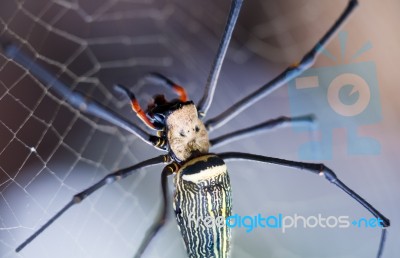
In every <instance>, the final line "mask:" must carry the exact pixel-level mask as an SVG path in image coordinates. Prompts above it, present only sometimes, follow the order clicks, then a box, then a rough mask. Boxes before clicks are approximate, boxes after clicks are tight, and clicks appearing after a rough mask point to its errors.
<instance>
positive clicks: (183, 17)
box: [0, 0, 378, 257]
mask: <svg viewBox="0 0 400 258" xmlns="http://www.w3.org/2000/svg"><path fill="white" fill-rule="evenodd" d="M305 2H306V1H288V3H283V4H277V3H273V2H269V1H268V3H266V1H264V3H261V1H260V2H258V1H247V2H246V3H245V7H244V8H243V10H242V16H243V18H241V20H240V21H239V24H238V26H237V28H236V32H235V33H236V34H235V39H234V41H233V43H232V45H231V47H232V48H231V50H230V52H229V56H228V58H227V62H226V64H225V66H224V68H223V73H224V71H228V70H229V73H228V74H227V73H225V74H223V75H222V78H221V81H220V84H219V86H218V89H217V91H216V97H217V98H219V97H221V96H223V99H218V100H217V101H216V102H215V103H213V105H212V108H211V111H210V117H211V116H213V115H216V114H218V110H223V109H224V108H226V107H227V106H229V104H230V103H232V99H238V95H240V96H242V95H243V94H244V93H246V92H250V91H251V90H253V89H255V88H254V87H255V86H257V85H260V84H261V83H263V82H264V81H265V80H266V79H267V78H270V76H269V75H268V76H267V77H266V76H265V74H266V71H267V69H269V70H268V73H271V74H275V72H276V71H278V70H277V68H276V67H278V68H279V69H280V68H281V67H284V65H285V64H287V63H288V62H291V61H293V60H295V59H296V58H299V57H300V56H301V54H302V53H303V52H304V51H305V50H304V49H306V48H304V47H303V46H302V45H303V44H304V45H305V46H307V47H309V46H310V44H309V42H308V41H306V40H304V42H303V41H298V40H297V38H302V39H303V38H307V36H306V34H305V35H303V36H302V37H296V35H295V36H293V37H292V36H290V35H292V34H291V33H288V32H290V31H296V30H297V29H298V26H300V25H298V24H297V23H296V22H295V21H293V20H296V18H298V19H300V17H307V19H304V23H303V24H302V25H305V24H309V23H311V22H314V21H315V20H316V19H317V18H318V17H316V16H315V15H311V14H314V13H316V12H321V11H326V10H328V9H329V8H330V7H332V4H331V5H330V6H329V4H327V3H324V5H326V6H325V7H321V6H322V4H321V3H319V1H314V2H313V4H312V5H311V4H305ZM266 6H268V8H266ZM311 6H312V8H311ZM228 8H229V1H222V0H221V1H201V4H199V2H198V1H197V2H196V1H172V0H171V1H168V0H165V1H162V0H157V1H152V0H104V1H62V0H53V1H44V0H38V1H11V0H5V1H3V2H2V7H1V10H0V31H1V32H2V34H1V35H2V37H5V38H7V39H11V40H12V42H13V43H14V44H16V45H18V46H20V47H21V48H22V49H23V50H24V51H25V52H26V53H28V55H29V56H31V57H32V58H34V59H35V61H36V62H38V63H39V64H41V65H43V66H45V67H46V68H47V69H49V70H50V71H51V72H52V73H54V74H56V75H57V77H58V78H59V79H60V80H61V81H62V82H64V83H65V84H66V85H68V86H69V87H71V88H72V89H74V90H77V91H80V92H83V93H84V94H85V95H87V96H90V97H91V98H93V99H96V100H97V101H99V102H101V103H102V104H103V105H105V106H107V107H110V108H111V109H113V110H115V111H117V112H118V113H120V114H123V115H124V116H125V117H127V118H129V119H132V120H133V121H135V122H138V119H137V118H136V117H134V116H133V114H132V112H131V111H130V109H129V105H128V103H127V102H125V101H121V100H120V99H118V98H116V96H115V95H114V94H113V92H112V90H111V88H112V85H113V84H114V83H121V84H123V85H126V86H128V87H130V88H131V89H133V91H134V92H135V93H136V94H137V96H138V97H139V99H140V101H141V103H142V105H144V106H145V105H146V103H147V102H148V101H149V100H150V98H151V96H153V95H154V94H155V93H159V92H164V91H165V90H164V89H162V88H160V87H157V86H152V85H148V84H146V83H144V82H143V81H141V80H139V79H140V78H141V77H142V76H143V75H145V74H146V73H148V72H153V71H157V72H160V73H163V74H165V75H167V76H170V77H172V78H173V79H174V80H176V81H178V82H179V83H180V84H182V85H184V86H185V87H186V89H187V91H188V94H189V96H190V97H191V98H192V99H193V100H194V101H198V100H199V99H200V96H201V94H202V87H203V85H204V82H205V79H206V78H207V74H208V69H209V66H210V63H211V61H212V59H213V55H214V53H215V49H216V46H217V45H218V35H219V34H220V33H221V31H222V29H223V24H224V21H225V17H226V14H227V11H228ZM310 8H311V9H310ZM316 10H318V11H316ZM337 10H339V9H337ZM337 13H338V12H337ZM337 13H333V14H332V16H331V17H332V18H331V19H327V21H326V22H320V23H318V24H317V25H315V26H314V27H313V29H312V30H310V31H307V33H309V34H310V35H313V34H314V33H313V32H314V31H318V32H319V34H317V35H316V36H314V37H313V38H312V41H310V42H311V43H312V42H314V41H315V40H316V39H317V36H318V35H320V34H321V33H322V32H323V31H324V29H326V28H327V27H328V26H329V24H330V23H331V21H332V20H333V19H334V18H335V17H336V15H337ZM324 14H327V13H326V12H325V13H324ZM330 15H331V14H329V15H328V16H330ZM264 16H265V17H264ZM288 17H292V18H293V20H290V21H289V19H287V18H288ZM328 18H329V17H328ZM254 25H257V26H254ZM265 39H266V40H265ZM278 46H279V47H278ZM282 49H283V50H282ZM255 54H256V55H255ZM260 56H261V57H263V58H267V59H268V60H270V61H273V62H275V63H278V64H277V65H275V66H271V65H270V64H269V63H266V62H265V61H263V60H262V58H259V57H260ZM235 74H238V75H236V76H234V75H235ZM241 74H243V75H246V77H242V76H240V75H241ZM260 74H261V76H260ZM247 76H248V77H247ZM231 85H235V86H234V89H233V90H232V87H233V86H231ZM240 85H253V86H254V87H253V88H252V87H251V86H249V87H248V88H242V87H238V86H240ZM165 94H166V95H167V97H172V94H170V93H165ZM285 98H286V93H285V92H284V91H278V93H277V94H276V95H275V96H274V97H273V98H271V100H270V102H269V104H270V107H274V108H273V110H270V111H269V112H268V114H267V115H262V117H263V119H266V118H267V117H274V116H279V115H282V114H283V113H285V112H286V113H287V112H288V107H285V106H282V104H281V103H282V100H283V99H285ZM275 107H277V108H276V109H275ZM256 110H260V111H259V112H258V113H259V114H263V113H264V111H263V110H265V106H263V105H261V104H259V105H257V107H256ZM252 114H253V115H254V116H243V115H241V116H239V120H238V121H239V122H237V123H236V124H234V125H228V126H226V127H225V130H226V132H227V131H230V130H234V129H238V128H242V127H243V126H245V125H247V124H249V123H254V122H256V121H259V116H258V115H257V114H256V113H254V112H253V113H252ZM254 117H255V119H253V118H254ZM220 133H221V132H220ZM285 133H286V134H288V133H289V134H290V132H287V131H285ZM0 135H1V138H0V210H1V213H0V256H1V257H55V256H57V257H131V256H132V255H133V254H134V253H135V250H136V249H137V248H138V245H139V243H140V240H141V239H142V237H143V234H144V232H145V231H146V229H148V228H149V226H150V225H151V223H152V221H153V219H154V217H155V216H156V214H157V211H158V208H159V206H160V200H159V199H160V198H159V197H160V189H159V182H160V171H161V169H162V167H161V166H155V167H153V168H149V169H146V170H143V171H140V172H139V173H137V174H135V175H133V176H131V177H129V178H127V179H125V180H123V181H121V182H120V183H116V184H113V185H109V186H107V187H105V188H104V189H101V190H99V191H98V192H97V193H95V194H93V196H91V197H90V198H88V199H87V200H85V201H84V202H83V203H82V204H80V205H78V206H75V207H73V208H71V210H70V211H68V212H67V213H66V214H65V215H63V216H62V217H61V218H60V219H59V220H58V221H57V222H55V223H54V224H53V225H52V226H51V227H50V228H48V229H47V230H46V231H45V232H43V233H42V234H41V235H40V236H39V237H38V238H37V239H35V240H34V241H33V242H32V243H31V244H30V245H29V246H27V247H26V248H25V249H24V250H23V251H22V252H21V253H20V254H16V253H15V252H14V249H15V247H16V246H18V245H19V244H20V243H21V242H22V241H23V240H25V239H26V238H27V237H28V236H29V235H31V234H32V233H33V232H34V231H35V230H36V229H37V228H38V227H40V226H41V225H42V224H43V223H45V222H46V221H47V220H48V219H49V218H50V217H51V216H52V215H54V214H55V213H56V212H57V211H58V210H59V209H60V208H61V207H63V205H65V204H66V203H67V202H68V201H69V200H70V198H71V197H72V196H73V195H74V194H75V193H77V192H79V191H81V190H83V189H85V188H87V187H88V186H90V185H92V184H93V183H95V182H97V181H98V180H99V179H101V178H102V177H103V176H104V175H105V174H108V173H109V172H110V171H114V170H116V169H119V168H122V167H126V166H129V165H132V164H134V163H137V162H139V161H142V160H145V159H148V158H151V157H154V156H156V155H159V153H158V152H157V151H155V150H153V149H152V148H151V147H149V146H147V145H146V144H145V143H142V142H141V141H140V140H139V139H138V138H136V137H135V136H132V135H129V134H128V133H126V132H125V131H123V130H120V129H118V128H115V127H113V126H111V125H109V124H107V123H105V122H103V121H101V120H99V119H96V118H93V117H89V116H86V115H84V114H82V113H80V112H79V111H77V110H76V109H74V108H71V107H70V106H69V105H68V104H66V103H65V101H64V100H63V99H60V98H59V96H57V95H55V94H54V93H53V92H52V91H51V90H47V89H46V86H45V85H43V84H42V83H41V82H39V81H38V80H37V79H36V78H34V77H33V76H32V75H31V74H30V73H29V71H27V69H26V68H24V67H21V66H19V65H18V64H16V63H15V62H13V61H12V60H9V59H7V58H6V57H5V56H4V55H2V54H0ZM269 140H271V139H269ZM258 141H259V139H258V140H257V139H249V140H246V147H244V148H243V147H242V145H240V144H236V145H235V144H234V145H232V146H230V147H226V149H225V150H231V148H235V147H236V150H241V151H249V152H252V153H257V152H259V153H262V154H266V153H265V151H264V149H263V148H260V147H259V146H258ZM297 143H299V142H296V141H295V140H294V141H293V143H290V144H286V145H283V146H281V147H277V148H276V150H274V151H273V152H269V154H271V155H272V154H273V155H275V156H279V155H280V154H282V153H286V152H287V149H288V148H289V149H290V148H291V147H292V149H293V148H294V147H293V146H297V145H296V144H297ZM224 148H225V147H224ZM224 148H222V149H224ZM285 157H287V158H292V159H296V156H295V155H294V154H293V155H292V156H290V154H289V155H287V154H286V156H285ZM235 166H236V165H235ZM252 169H254V170H255V171H257V170H261V169H263V167H262V166H258V165H255V166H254V167H253V168H252ZM236 170H237V171H244V170H248V167H247V165H237V169H236ZM289 174H290V173H289ZM279 177H281V176H277V177H276V178H275V177H273V178H272V177H271V178H268V179H267V180H281V179H277V178H279ZM257 178H258V175H257V173H254V172H251V173H250V174H249V175H248V176H246V177H244V176H242V177H240V176H239V178H236V179H235V178H234V177H233V178H232V181H233V183H234V182H235V181H236V185H237V187H236V189H237V190H235V191H236V193H239V194H236V197H239V198H237V200H235V205H236V202H238V203H240V202H242V203H247V204H248V205H250V207H251V209H253V210H255V211H257V212H258V209H256V208H255V207H257V205H254V204H252V202H249V201H247V200H246V198H248V196H253V197H254V195H250V192H251V191H249V190H246V189H249V187H251V186H250V185H249V184H248V182H251V181H254V180H256V179H257ZM288 178H290V177H289V176H288ZM283 180H284V179H283ZM288 180H293V179H288ZM298 180H303V179H298ZM307 180H313V179H309V178H307ZM170 183H171V182H170ZM257 185H258V187H259V188H261V189H263V188H264V186H263V184H262V183H258V184H257ZM316 185H317V183H316ZM324 187H325V186H319V185H318V186H317V189H319V190H321V191H324ZM275 190H277V189H275ZM240 191H249V193H248V194H243V195H241V194H240V193H241V192H240ZM376 191H378V190H376ZM271 192H272V191H271ZM254 193H256V194H255V195H256V196H257V192H256V191H255V192H254ZM265 193H266V192H260V195H261V194H265ZM325 193H326V194H325V196H324V198H325V200H331V201H332V202H335V201H336V200H337V199H336V198H339V199H345V201H344V202H343V203H344V204H342V205H341V206H340V207H341V209H346V208H348V207H353V206H352V205H353V203H352V202H351V201H348V202H346V197H345V196H344V195H339V197H337V192H335V191H332V192H327V191H326V190H325ZM373 193H376V192H375V191H374V192H373ZM373 193H372V194H373ZM234 194H235V192H234ZM297 194H299V193H297ZM303 195H304V196H306V197H310V195H309V194H308V193H303ZM288 196H289V193H288V195H287V196H286V197H284V198H283V199H285V201H288V200H289V199H290V200H294V199H293V198H289V197H288ZM257 198H258V197H257ZM257 198H256V199H255V200H256V201H255V202H256V203H257V202H260V201H261V202H262V200H263V198H258V199H257ZM278 199H279V198H278ZM286 199H288V200H286ZM300 199H301V198H300ZM304 199H305V200H304V201H299V200H298V199H297V200H296V202H295V203H293V202H291V203H290V204H287V203H286V202H285V203H284V204H279V201H278V200H277V198H276V197H274V196H272V201H271V202H270V203H269V204H270V205H271V204H272V206H273V207H275V208H274V209H275V210H279V209H282V210H286V209H287V208H289V207H294V209H297V210H296V211H298V210H300V211H301V210H302V207H303V206H306V205H309V206H310V205H311V206H312V205H318V204H321V203H323V201H322V199H318V198H314V199H313V198H311V201H310V198H304ZM274 205H275V206H274ZM235 207H236V206H235ZM237 207H238V211H241V210H245V212H246V214H252V213H250V212H249V211H246V209H247V208H249V207H248V206H240V205H239V204H238V205H237ZM244 207H245V208H244ZM332 210H334V209H330V210H329V211H332ZM261 211H262V209H261V210H260V212H261ZM245 212H242V214H244V213H245ZM251 212H252V211H251ZM355 213H356V214H365V213H363V211H362V209H361V208H360V209H359V210H357V209H356V211H355ZM170 218H171V219H170V220H169V222H168V223H167V225H166V227H165V229H164V230H163V232H161V233H160V234H159V236H158V237H157V238H156V239H155V240H154V241H153V242H152V243H151V245H150V246H149V249H148V250H147V251H146V255H145V257H185V251H184V249H183V245H182V243H181V240H180V236H179V232H178V231H177V230H176V225H175V221H174V220H173V215H172V213H171V214H170ZM303 232H304V231H298V232H297V233H296V234H294V235H292V236H288V239H289V240H287V241H286V242H285V243H282V241H283V240H282V239H283V237H281V238H279V236H278V237H277V238H276V239H270V240H271V242H272V244H270V245H269V246H268V248H269V249H271V250H273V251H271V254H274V255H276V256H279V257H302V256H305V253H304V252H306V251H304V250H306V249H308V248H310V246H311V245H310V243H312V241H313V239H314V240H315V239H318V238H319V237H320V235H318V234H314V236H313V237H310V239H309V241H306V242H307V243H308V244H309V245H308V246H307V245H306V247H301V246H300V247H299V244H296V243H295V242H296V241H299V239H301V238H302V236H301V233H303ZM263 234H265V233H262V234H261V235H263ZM329 234H332V232H329V233H327V234H326V235H329ZM345 234H346V235H347V238H346V239H348V241H347V242H349V246H351V245H352V244H358V247H357V248H358V249H360V248H361V247H360V243H361V242H362V241H364V242H366V243H371V245H374V244H377V234H375V233H368V236H366V237H364V238H362V236H360V235H361V234H357V233H355V232H350V233H349V232H346V233H343V232H336V233H335V234H333V236H331V239H332V238H335V237H337V236H341V237H342V236H343V237H344V235H345ZM259 236H260V232H258V234H254V235H252V236H250V235H246V234H243V233H242V234H241V233H239V236H238V237H237V238H235V243H236V242H237V243H239V244H238V245H237V246H236V245H235V249H234V252H233V256H234V257H254V256H260V253H262V251H259V250H260V249H259V248H258V247H256V245H260V243H264V241H261V242H260V241H258V240H257V239H256V238H259ZM324 236H325V235H324ZM354 236H356V237H360V238H362V240H360V241H354V238H355V237H354ZM245 237H248V239H247V240H244V241H243V242H244V244H243V243H242V244H240V242H241V240H237V241H236V239H243V238H245ZM273 237H274V236H272V238H273ZM275 237H276V236H275ZM351 239H353V241H352V240H351ZM257 243H258V244H257ZM300 243H303V242H301V241H300ZM286 245H288V246H286ZM323 247H324V245H322V247H321V249H323ZM295 248H299V249H301V250H300V251H299V252H296V251H294V249H295ZM346 248H347V249H346ZM357 248H356V249H357ZM348 249H349V248H348V246H345V247H342V249H341V250H339V251H338V253H334V254H333V255H332V256H331V257H339V256H340V257H350V256H346V255H345V254H346V252H347V251H348ZM372 250H374V249H372ZM314 251H315V250H314ZM358 251H359V252H361V253H369V252H367V251H365V250H364V251H360V250H358ZM369 251H370V250H369ZM302 252H303V253H302ZM316 253H317V254H319V253H318V252H316ZM314 255H315V254H314ZM325 255H326V253H325ZM341 255H342V256H341ZM321 256H322V255H321Z"/></svg>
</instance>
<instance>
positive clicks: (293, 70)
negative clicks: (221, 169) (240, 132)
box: [205, 0, 358, 131]
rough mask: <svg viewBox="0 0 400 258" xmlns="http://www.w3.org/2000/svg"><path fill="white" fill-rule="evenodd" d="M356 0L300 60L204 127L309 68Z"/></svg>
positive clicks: (214, 125) (352, 0)
mask: <svg viewBox="0 0 400 258" xmlns="http://www.w3.org/2000/svg"><path fill="white" fill-rule="evenodd" d="M357 5H358V1H357V0H349V3H348V5H347V7H346V9H345V10H344V11H343V13H342V14H341V15H340V17H339V18H338V19H337V20H336V22H335V23H334V24H333V25H332V26H331V28H330V29H329V30H328V32H326V33H325V34H324V36H322V38H321V39H320V40H319V41H318V42H317V44H316V45H315V46H314V47H313V48H312V49H311V50H310V51H309V52H308V53H307V54H306V55H305V56H304V57H303V58H302V59H301V61H300V62H298V63H296V64H294V65H291V66H289V67H288V68H286V69H285V70H284V71H283V72H282V73H281V74H279V75H278V76H277V77H275V78H274V79H273V80H272V81H270V82H268V83H266V84H264V85H263V86H261V87H260V88H259V89H257V90H256V91H254V92H253V93H250V94H249V95H247V96H246V97H244V98H242V99H241V100H239V101H238V102H236V103H235V104H233V105H232V106H231V107H229V108H228V109H226V110H225V111H224V112H222V113H221V114H219V115H218V116H216V117H214V118H211V119H209V120H207V121H206V122H205V125H206V128H208V130H209V131H212V130H214V129H216V128H218V127H220V126H222V125H224V124H225V123H227V122H228V121H230V120H231V119H232V118H234V117H236V116H237V115H238V114H240V113H241V112H242V111H244V110H245V109H247V108H248V107H250V106H252V105H253V104H254V103H256V102H257V101H259V100H261V99H262V98H264V97H265V96H267V95H269V94H270V93H272V92H273V91H275V90H276V89H278V88H280V87H281V86H282V85H284V84H285V83H287V82H289V81H290V80H292V79H294V78H296V77H297V76H298V75H300V74H301V73H303V72H304V71H305V70H307V69H308V68H310V67H311V66H312V65H313V64H314V63H315V60H316V58H317V56H318V55H319V54H320V53H321V52H322V50H323V48H324V47H325V46H326V45H327V44H328V43H329V41H330V39H331V38H332V37H333V35H335V34H336V32H337V31H338V30H339V28H340V27H341V26H342V25H343V24H344V22H345V21H346V20H347V19H348V18H349V16H350V14H351V13H352V12H353V11H354V9H355V8H356V7H357Z"/></svg>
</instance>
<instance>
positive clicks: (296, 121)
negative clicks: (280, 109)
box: [210, 115, 315, 148]
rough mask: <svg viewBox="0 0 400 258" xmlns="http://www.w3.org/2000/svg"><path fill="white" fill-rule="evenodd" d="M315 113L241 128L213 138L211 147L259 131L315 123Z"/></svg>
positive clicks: (252, 134)
mask: <svg viewBox="0 0 400 258" xmlns="http://www.w3.org/2000/svg"><path fill="white" fill-rule="evenodd" d="M314 120H315V118H314V116H313V115H306V116H299V117H286V116H281V117H278V118H275V119H271V120H268V121H266V122H263V123H261V124H258V125H255V126H252V127H249V128H245V129H241V130H238V131H235V132H232V133H228V134H224V135H221V136H219V137H217V138H214V139H211V140H210V144H211V147H213V148H215V147H220V146H223V145H225V144H228V143H231V142H233V141H237V140H240V139H242V138H245V137H250V136H254V135H257V134H259V133H264V132H270V131H272V130H275V129H278V128H282V127H286V126H291V125H292V126H295V125H296V126H299V125H313V123H314Z"/></svg>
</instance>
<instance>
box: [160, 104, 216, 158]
mask: <svg viewBox="0 0 400 258" xmlns="http://www.w3.org/2000/svg"><path fill="white" fill-rule="evenodd" d="M166 134H167V140H168V144H169V148H170V154H171V156H172V157H173V158H174V159H176V161H178V162H183V161H186V160H187V159H189V158H191V157H193V156H197V155H199V154H205V153H208V149H209V147H210V143H209V140H208V132H207V130H206V127H205V126H204V124H203V122H202V121H201V120H200V118H199V117H198V113H197V108H196V106H195V105H194V104H193V102H191V101H190V102H187V103H185V104H183V105H182V106H181V107H180V108H178V109H176V110H174V111H173V112H171V113H170V114H169V115H168V117H167V119H166Z"/></svg>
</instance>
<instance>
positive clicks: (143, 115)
mask: <svg viewBox="0 0 400 258" xmlns="http://www.w3.org/2000/svg"><path fill="white" fill-rule="evenodd" d="M114 90H115V91H118V92H122V93H124V94H125V95H126V96H127V97H128V98H129V100H130V101H131V106H132V110H133V111H135V113H136V115H137V116H138V117H139V118H140V120H142V121H143V123H144V124H145V125H147V126H148V127H149V128H151V129H153V130H155V129H156V128H155V126H154V124H153V123H152V122H151V121H150V119H149V118H148V117H147V115H146V113H145V112H144V111H143V109H142V108H141V107H140V104H139V101H138V100H137V99H136V97H135V94H133V92H132V91H130V90H128V89H127V88H126V87H124V86H122V85H121V84H116V85H115V86H114Z"/></svg>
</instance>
